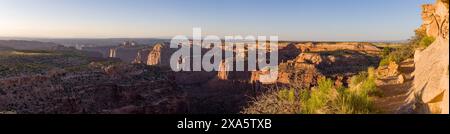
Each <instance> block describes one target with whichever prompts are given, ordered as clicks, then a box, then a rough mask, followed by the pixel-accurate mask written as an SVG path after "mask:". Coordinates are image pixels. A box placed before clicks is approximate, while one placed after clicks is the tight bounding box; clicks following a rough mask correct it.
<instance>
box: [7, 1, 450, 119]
mask: <svg viewBox="0 0 450 134" xmlns="http://www.w3.org/2000/svg"><path fill="white" fill-rule="evenodd" d="M408 2H410V1H400V3H408ZM428 2H429V3H428ZM6 3H8V2H6ZM11 3H13V2H11ZM11 3H10V5H13V4H11ZM155 3H156V2H155ZM69 4H70V3H69ZM91 4H94V3H91ZM95 4H98V3H95ZM220 4H221V3H220ZM356 4H358V3H356ZM385 4H386V5H388V4H389V2H385ZM6 6H8V4H6ZM74 6H77V5H74ZM123 6H130V5H123ZM177 6H179V5H175V7H177ZM31 7H32V6H30V5H26V4H25V5H23V8H31ZM115 7H116V6H114V8H115ZM0 8H3V7H2V6H0ZM90 8H91V7H87V9H86V10H87V11H89V10H92V9H90ZM103 8H105V7H103ZM134 8H136V9H135V10H133V11H122V10H121V7H120V6H118V7H117V8H116V10H118V11H117V12H114V14H117V16H118V17H119V18H115V19H117V21H120V22H118V24H122V23H123V25H125V24H128V23H126V22H128V20H130V21H131V20H143V19H144V18H145V17H152V18H154V19H156V20H158V21H155V22H154V23H152V25H155V27H163V26H166V25H172V24H173V25H176V24H180V23H195V22H191V21H187V20H186V22H184V21H181V20H180V21H179V22H174V21H173V20H172V18H170V17H172V16H162V15H160V14H156V13H155V14H152V15H153V16H132V17H136V18H132V17H127V15H128V14H133V13H135V14H137V13H139V11H143V7H141V6H136V7H134ZM262 8H267V10H270V9H269V8H268V7H264V6H262ZM342 8H349V7H342ZM386 8H389V6H387V7H386ZM412 8H415V9H416V10H417V11H418V12H417V13H412V15H413V16H412V18H414V17H415V18H414V19H417V20H418V22H420V23H421V24H418V26H417V27H415V28H411V29H409V30H407V31H405V32H408V33H411V34H410V35H408V37H407V38H404V39H398V40H397V38H395V39H394V38H392V39H391V38H389V39H385V38H384V37H386V36H389V35H386V36H379V37H380V39H377V37H378V36H375V35H374V36H373V38H370V39H369V38H367V39H366V38H359V37H360V36H358V35H354V34H353V33H351V34H347V33H346V32H345V31H339V30H349V31H361V30H360V29H362V30H366V29H364V28H363V27H362V26H361V25H359V23H360V21H359V20H358V19H357V18H353V19H351V20H348V21H345V20H342V21H345V23H349V24H346V25H345V26H342V27H345V28H337V27H340V26H338V25H340V24H341V23H343V22H338V20H336V21H337V22H336V23H335V27H331V24H330V25H326V26H323V27H314V28H305V30H306V31H308V30H310V29H314V30H316V29H320V28H322V29H327V30H329V31H335V32H337V34H340V33H342V36H337V37H336V38H326V39H322V38H313V37H311V39H307V38H308V37H310V36H304V34H309V33H303V34H301V33H302V32H304V31H296V32H291V33H290V34H292V38H291V37H289V38H287V37H286V36H282V34H281V33H283V31H282V30H281V31H276V30H277V29H276V28H273V29H272V28H268V29H272V30H275V31H276V32H272V31H270V33H262V32H264V30H261V31H258V34H257V35H261V34H262V35H269V34H275V35H277V34H276V33H280V35H278V36H279V37H280V39H279V41H278V42H277V44H276V47H277V49H273V50H272V49H270V48H268V47H266V48H265V49H266V50H267V51H264V52H266V53H264V55H270V53H271V52H273V51H277V52H278V62H277V63H276V64H277V66H278V68H277V69H276V70H277V71H278V75H277V76H276V81H271V82H267V81H265V80H262V79H261V78H262V77H260V76H262V75H266V74H268V71H267V70H265V69H262V68H257V69H255V70H245V71H235V69H229V66H228V64H226V62H228V61H230V59H228V58H225V57H223V56H221V57H220V58H219V59H220V60H221V61H220V62H219V64H218V66H219V69H218V70H216V71H206V70H205V69H201V70H200V71H175V70H173V69H172V68H171V58H172V56H173V55H174V53H177V52H178V51H179V49H180V48H181V47H180V48H179V47H171V42H172V41H173V40H171V38H172V37H173V36H175V35H177V34H174V35H172V34H161V36H152V33H158V32H159V33H172V32H164V30H163V28H161V29H155V30H154V31H148V32H149V33H148V36H150V37H151V38H145V37H148V36H141V35H136V36H135V35H129V36H128V35H126V36H122V35H121V34H120V33H118V34H117V36H116V33H111V34H108V35H106V34H105V35H102V36H91V35H89V36H91V37H85V36H78V35H79V34H83V33H89V32H88V31H86V32H83V31H81V30H80V31H76V30H75V31H74V33H76V34H77V35H68V36H57V35H53V34H52V33H55V34H58V32H55V30H54V29H58V28H60V29H69V30H70V29H71V28H67V27H64V26H59V25H56V24H54V23H51V24H49V25H54V27H52V28H54V29H51V30H42V29H45V28H44V27H46V26H49V25H46V26H42V27H40V26H39V25H43V24H41V23H43V22H44V21H38V22H31V23H36V24H33V25H34V26H36V27H37V28H34V29H33V30H37V31H38V30H42V33H45V32H47V33H48V34H44V35H42V36H38V34H31V33H33V32H35V31H27V29H31V28H30V27H31V26H25V25H26V24H28V23H25V22H24V23H14V25H23V26H21V27H20V28H17V29H18V30H17V31H18V32H17V34H6V33H10V32H11V31H13V30H14V29H13V28H10V29H7V27H12V25H13V24H12V23H13V21H11V24H9V23H8V22H4V23H3V22H2V21H3V19H2V20H0V25H4V26H0V114H448V113H449V96H448V95H449V0H424V1H421V3H420V4H417V6H415V7H414V6H413V7H412ZM3 9H5V8H3ZM55 9H56V10H58V9H61V10H63V9H62V8H55ZM250 9H253V8H249V10H250ZM6 10H7V8H6ZM11 10H12V9H11ZM16 10H22V8H17V9H16ZM23 10H25V9H23ZM67 10H71V8H68V9H67ZM151 10H162V9H159V8H155V9H151ZM192 10H195V11H192V12H196V11H197V10H202V9H201V8H197V9H192ZM204 10H211V9H210V8H205V9H204ZM217 10H220V9H217ZM296 10H297V9H293V8H288V7H286V8H284V9H283V11H289V12H296ZM298 10H300V9H298ZM311 10H312V9H311ZM320 10H327V11H325V12H334V11H335V10H340V8H331V9H327V8H321V9H320ZM354 10H358V9H354ZM378 10H380V9H378ZM381 10H383V9H381ZM399 10H400V9H399ZM1 11H3V10H1V9H0V12H1ZM146 11H148V10H147V9H146ZM177 11H178V10H177ZM302 11H303V12H306V14H308V13H309V12H307V11H304V10H302ZM314 11H317V10H312V11H311V12H314ZM43 12H44V11H43ZM46 12H47V11H46ZM50 12H52V13H51V14H52V15H64V13H65V11H61V12H62V13H58V12H59V11H50ZM80 12H81V11H80ZM155 12H157V11H155ZM167 12H169V13H174V14H175V12H176V11H173V12H171V11H167ZM186 12H188V11H186ZM199 12H200V13H199V14H200V15H199V16H200V17H192V16H188V17H189V18H192V19H194V18H196V19H199V18H200V20H201V16H206V15H211V14H210V13H205V12H201V11H199ZM217 12H218V14H219V12H221V11H217ZM298 12H300V11H298ZM399 12H400V11H399ZM405 12H406V11H405ZM85 13H86V14H87V15H86V16H95V15H105V14H106V13H104V12H97V13H92V14H91V13H88V12H85ZM169 13H167V14H169ZM176 13H178V12H176ZM234 13H235V12H234ZM0 14H1V13H0ZM180 14H182V15H186V14H187V13H186V14H185V13H180ZM356 14H357V13H356ZM373 14H377V13H376V12H373V13H371V14H365V16H370V15H373ZM392 14H397V13H392ZM1 15H2V16H4V15H6V14H1ZM20 15H21V14H20V13H18V14H17V15H16V18H20ZM67 15H68V16H70V15H73V16H72V17H73V18H70V19H68V20H53V21H61V22H63V23H65V22H67V21H71V20H73V19H82V18H83V17H80V16H77V15H74V14H71V13H68V14H67ZM270 15H274V14H272V13H267V18H264V17H263V18H264V19H259V20H258V21H265V19H272V18H270ZM321 15H323V14H321ZM13 16H14V15H13ZM30 17H31V16H30ZM47 17H48V16H45V17H37V18H34V17H33V19H42V20H44V19H49V18H47ZM188 17H184V18H188ZM219 17H220V16H218V18H217V19H216V20H206V19H205V21H204V23H207V22H208V24H205V25H206V26H203V25H202V24H203V22H202V21H200V20H199V22H198V23H199V25H200V26H203V27H202V29H203V30H204V31H203V36H202V37H206V36H207V35H209V34H215V33H213V31H214V30H222V29H229V30H236V29H239V30H236V31H237V33H246V32H240V31H242V29H245V30H250V31H251V30H255V29H257V28H255V27H257V26H250V25H245V24H243V25H245V26H243V27H238V28H236V29H234V28H218V27H220V26H221V25H222V23H229V24H227V25H239V24H241V22H239V21H233V22H231V21H230V22H229V21H226V20H225V19H219ZM291 17H293V16H283V15H280V16H278V17H275V18H273V19H275V20H276V21H290V22H286V24H287V23H289V24H291V23H294V24H295V25H298V26H299V27H300V25H303V26H302V27H305V25H306V24H303V22H302V21H300V20H301V19H299V20H297V19H292V18H291ZM321 17H330V16H314V17H310V18H303V20H305V21H306V19H313V20H314V21H317V22H312V23H317V24H315V25H314V26H316V25H325V23H334V22H322V21H323V19H320V18H321ZM12 18H13V19H14V17H12ZM103 18H105V19H106V18H107V17H103ZM250 18H251V19H254V18H253V17H250ZM330 18H332V19H339V17H330ZM4 19H6V18H4ZM61 19H64V18H61ZM99 19H101V17H100V18H99ZM119 19H120V20H119ZM237 19H244V20H247V19H246V18H245V17H242V18H241V17H237ZM369 19H370V21H377V22H374V23H382V24H383V26H386V27H389V28H391V29H392V30H389V31H388V32H391V33H392V34H397V33H398V32H395V31H393V30H396V29H395V28H394V27H392V26H390V25H389V24H388V23H390V21H391V20H377V18H375V17H374V18H369ZM391 19H392V18H391ZM83 21H84V22H85V23H84V22H73V23H70V24H73V25H77V24H79V25H82V26H80V27H83V26H86V29H85V30H90V31H95V30H97V29H96V28H93V27H90V26H91V25H92V26H94V23H95V24H97V23H101V24H103V23H102V22H104V23H107V22H106V21H107V20H105V21H102V20H94V19H93V20H83ZM219 21H224V22H219ZM267 21H269V20H267ZM339 21H341V20H339ZM350 21H352V22H350ZM408 21H409V20H404V22H403V23H405V25H406V23H409V22H408ZM55 23H57V22H55ZM67 23H69V22H67ZM87 23H90V24H87ZM91 23H92V24H91ZM142 23H144V22H142ZM210 23H211V24H210ZM213 23H214V24H213ZM215 23H218V24H217V25H215ZM242 23H244V22H242ZM261 23H264V22H261ZM305 23H308V22H305ZM134 24H136V25H135V26H129V27H124V28H121V29H120V30H117V31H114V30H111V31H108V30H104V31H101V32H98V33H107V32H121V31H123V32H131V33H133V30H135V31H137V30H139V29H140V28H141V26H143V25H144V24H141V23H140V22H135V23H134ZM209 24H210V25H209ZM283 24H284V22H279V23H278V25H283ZM105 25H107V26H105V27H108V28H111V29H114V28H116V27H115V25H109V23H108V24H105ZM267 25H269V24H267ZM274 25H275V24H274ZM400 25H403V24H400ZM196 26H198V25H194V27H196ZM246 26H248V27H246ZM258 26H259V25H258ZM350 26H351V27H350ZM413 26H414V25H413ZM80 27H78V26H76V27H75V26H74V28H73V29H77V28H80ZM180 27H184V29H188V30H185V31H187V32H180V33H188V34H189V35H188V37H190V38H189V44H188V45H189V46H193V44H194V43H195V41H194V40H193V39H192V38H191V36H192V28H193V26H185V25H179V26H173V27H164V28H166V29H167V31H175V32H173V33H177V32H176V31H177V29H181V28H180ZM265 27H271V26H270V25H269V26H265ZM277 27H282V26H277ZM286 27H292V26H290V25H289V26H286ZM306 27H308V26H307V25H306ZM374 27H375V26H374ZM126 28H130V29H126ZM389 28H387V29H389ZM5 29H6V30H5ZM80 29H81V28H80ZM288 29H289V28H288ZM356 29H357V30H356ZM367 29H368V30H372V31H376V32H380V31H382V29H380V28H367ZM2 30H4V31H6V32H1V31H2ZM317 31H318V32H320V31H326V30H317ZM27 32H28V33H30V34H25V33H27ZM318 32H317V33H318ZM136 33H139V32H136ZM219 33H220V32H219ZM249 33H250V34H253V32H249ZM297 33H298V34H297ZM317 33H311V34H312V35H314V37H315V36H316V35H321V34H317ZM22 34H23V35H22ZM94 34H95V32H94ZM146 34H147V33H146ZM234 34H235V33H228V32H224V34H223V35H224V36H225V35H234ZM109 35H113V36H109ZM169 35H172V36H169ZM221 35H222V34H221ZM243 35H246V34H243ZM347 35H351V36H354V37H355V39H350V38H342V39H341V38H338V37H344V36H347ZM163 36H164V37H163ZM300 36H304V37H305V38H300ZM220 37H222V36H220ZM244 37H245V36H244ZM284 37H286V38H284ZM296 37H299V38H296ZM382 37H383V38H382ZM221 43H222V44H223V45H222V46H219V47H218V48H221V49H220V51H222V52H224V53H225V52H226V51H231V53H232V54H233V56H234V58H233V57H231V61H235V60H237V59H238V57H239V56H242V57H244V58H248V57H249V55H250V53H252V51H255V50H253V48H252V47H249V45H254V44H250V43H245V42H243V44H245V45H246V47H243V48H241V49H240V48H238V47H235V48H233V47H232V49H231V50H230V49H225V46H226V45H233V43H227V42H226V40H225V39H223V38H221ZM234 43H241V42H234ZM269 43H270V42H269V41H267V42H266V41H257V42H256V44H260V45H268V44H269ZM193 48H194V47H191V49H190V50H189V51H195V50H193ZM212 49H213V48H208V47H202V48H201V49H200V51H201V55H199V56H200V57H205V55H207V54H208V53H207V52H210V51H212ZM258 49H264V48H258ZM185 58H186V57H185ZM187 58H189V59H190V60H186V59H183V61H184V60H186V61H188V62H189V63H190V65H191V66H195V64H197V63H194V59H195V56H188V57H187ZM243 62H244V63H250V62H251V61H243ZM235 68H236V67H235ZM245 68H249V65H247V64H245Z"/></svg>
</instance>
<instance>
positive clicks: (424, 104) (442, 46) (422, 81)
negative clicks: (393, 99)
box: [399, 0, 449, 114]
mask: <svg viewBox="0 0 450 134" xmlns="http://www.w3.org/2000/svg"><path fill="white" fill-rule="evenodd" d="M423 9H424V10H423V19H424V24H423V25H422V28H424V29H425V30H426V31H427V32H426V33H427V35H428V36H432V37H435V38H436V41H435V42H434V43H433V44H431V45H430V46H429V47H427V48H426V49H424V50H423V51H420V50H417V52H416V53H415V55H414V62H415V71H414V73H413V75H414V80H413V88H412V90H411V93H410V97H409V98H408V100H407V102H406V104H405V105H404V106H403V107H401V108H400V110H399V112H400V113H443V114H448V113H449V103H448V102H449V96H448V95H449V51H448V50H449V34H448V33H449V31H448V30H449V27H448V26H449V8H448V0H437V2H436V3H435V4H433V5H425V6H423Z"/></svg>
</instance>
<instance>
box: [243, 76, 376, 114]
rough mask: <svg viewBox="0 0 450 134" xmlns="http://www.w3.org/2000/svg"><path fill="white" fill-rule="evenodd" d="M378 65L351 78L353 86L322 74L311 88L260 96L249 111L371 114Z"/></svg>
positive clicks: (284, 90) (246, 112) (273, 92)
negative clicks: (336, 81)
mask: <svg viewBox="0 0 450 134" xmlns="http://www.w3.org/2000/svg"><path fill="white" fill-rule="evenodd" d="M375 79H376V75H375V69H374V68H373V67H370V68H369V69H368V70H367V71H366V72H361V73H359V74H358V75H355V76H353V77H352V78H351V79H350V84H349V87H342V86H341V87H336V86H335V85H334V81H333V80H331V79H328V78H320V79H319V80H318V82H317V86H315V87H312V88H311V89H310V90H305V89H296V88H284V89H281V90H274V91H271V92H269V93H266V94H263V95H261V96H259V97H257V98H256V99H255V100H254V101H253V102H252V104H251V105H250V106H249V107H247V108H245V109H244V110H243V112H242V113H245V114H279V113H282V114H286V113H287V114H368V113H373V112H374V109H373V108H372V99H371V97H370V96H371V95H376V94H377V93H379V91H378V90H377V88H376V85H375Z"/></svg>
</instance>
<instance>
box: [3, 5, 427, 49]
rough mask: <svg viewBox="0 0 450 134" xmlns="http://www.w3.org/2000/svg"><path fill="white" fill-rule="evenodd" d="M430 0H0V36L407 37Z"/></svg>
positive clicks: (348, 38) (321, 38)
mask: <svg viewBox="0 0 450 134" xmlns="http://www.w3.org/2000/svg"><path fill="white" fill-rule="evenodd" d="M433 1H434V0H0V16H1V17H0V36H16V37H17V36H20V37H59V38H115V37H171V36H174V35H180V34H184V35H191V34H192V27H201V28H202V29H203V34H204V35H206V34H208V35H210V34H213V35H218V36H224V35H236V34H240V35H243V36H245V35H278V36H279V38H280V39H282V40H322V41H332V40H335V41H348V40H358V41H361V40H364V41H367V40H405V39H408V38H409V37H410V36H412V35H413V34H414V29H415V28H417V27H419V26H420V24H421V17H420V12H421V5H422V4H425V3H432V2H433Z"/></svg>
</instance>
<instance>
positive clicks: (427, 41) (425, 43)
mask: <svg viewBox="0 0 450 134" xmlns="http://www.w3.org/2000/svg"><path fill="white" fill-rule="evenodd" d="M435 40H436V39H435V38H434V37H431V36H425V37H423V38H422V39H421V40H420V42H419V47H420V48H427V47H428V46H430V45H431V44H432V43H433V42H434V41H435Z"/></svg>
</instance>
